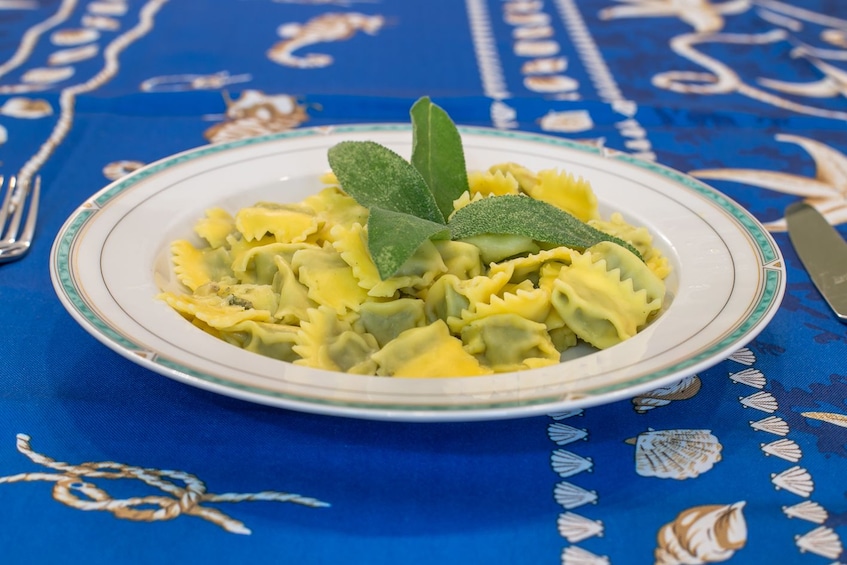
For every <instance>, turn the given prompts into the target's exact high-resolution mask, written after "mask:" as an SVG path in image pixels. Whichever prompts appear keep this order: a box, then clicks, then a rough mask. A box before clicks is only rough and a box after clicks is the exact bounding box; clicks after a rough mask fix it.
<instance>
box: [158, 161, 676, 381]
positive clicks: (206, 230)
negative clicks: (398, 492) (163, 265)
mask: <svg viewBox="0 0 847 565" xmlns="http://www.w3.org/2000/svg"><path fill="white" fill-rule="evenodd" d="M322 180H323V181H324V182H325V183H326V185H327V186H326V187H325V188H323V189H322V190H320V191H319V192H318V193H316V194H314V195H312V196H309V197H308V198H306V199H304V200H303V201H302V202H300V203H293V204H275V203H271V202H258V203H256V204H255V205H253V206H248V207H245V208H242V209H240V210H237V211H235V212H230V211H227V210H224V209H222V208H211V209H209V210H207V211H206V213H205V215H204V217H202V218H200V219H198V220H197V222H196V224H195V225H194V232H195V234H196V236H198V238H199V239H198V238H195V240H196V241H200V242H201V243H200V244H197V243H196V242H195V240H192V241H189V240H187V239H185V240H178V241H174V242H173V244H172V246H171V256H172V262H173V270H174V274H175V276H176V278H177V280H178V281H179V282H180V283H181V284H182V285H183V286H184V290H183V291H182V292H163V293H161V294H160V295H159V298H160V299H161V300H163V301H164V302H165V303H166V304H168V305H169V306H170V307H171V308H173V310H175V311H176V312H177V313H179V314H180V315H181V316H182V317H184V318H185V319H187V320H189V321H190V322H191V323H192V324H193V325H194V326H195V327H196V328H199V329H200V330H202V331H204V332H207V333H209V334H210V335H213V336H215V337H217V338H220V339H221V340H223V341H224V342H226V343H228V344H230V345H231V346H234V347H239V348H242V349H244V350H246V351H250V352H253V353H257V354H260V355H264V356H267V357H271V358H274V359H278V360H280V361H284V362H289V363H294V364H297V365H302V366H306V367H311V368H315V369H321V370H326V371H341V372H347V373H351V374H360V375H371V376H376V377H390V378H420V377H432V378H450V377H459V376H481V375H491V374H494V373H502V372H512V371H521V370H526V369H533V368H538V367H544V366H548V365H551V364H555V363H558V362H559V360H560V358H561V353H562V352H563V351H565V350H567V349H568V348H570V347H573V346H575V345H577V344H578V343H580V342H584V343H588V344H590V345H592V346H594V347H596V348H599V349H604V348H608V347H611V346H613V345H615V344H617V343H620V342H621V341H623V340H626V339H629V338H631V337H633V336H634V335H636V333H637V332H638V331H640V330H641V329H642V328H643V327H644V326H645V325H647V324H648V323H650V321H651V320H652V319H653V317H655V316H656V315H657V313H658V312H660V311H661V309H662V307H663V304H664V296H665V283H664V279H665V278H666V277H667V276H668V274H669V273H670V272H671V267H670V264H669V262H668V260H667V258H666V257H665V256H664V255H663V254H662V253H661V251H660V250H659V249H658V248H657V247H655V246H654V244H653V238H652V236H651V234H650V233H649V231H648V230H647V229H646V228H643V227H639V226H634V225H631V224H629V223H627V222H626V221H625V220H624V218H623V216H622V215H620V214H612V215H611V217H610V218H608V219H603V218H600V217H599V214H598V208H597V200H596V197H595V196H594V193H593V191H592V190H591V186H590V184H589V183H588V182H587V181H585V180H583V179H580V178H577V177H575V176H573V175H572V174H570V173H568V172H567V171H559V170H553V169H551V170H543V171H539V172H537V173H536V172H533V171H531V170H529V169H527V168H526V167H523V166H521V165H519V164H516V163H502V164H498V165H494V166H492V167H491V168H490V169H489V170H487V171H472V172H471V173H470V174H469V177H468V180H469V190H467V191H465V192H464V193H463V194H462V195H461V196H460V197H459V198H457V199H456V200H455V201H454V202H453V210H454V212H455V210H458V209H460V208H462V207H463V206H466V205H468V204H469V203H471V202H475V201H477V200H480V199H483V198H489V197H496V196H498V195H503V194H523V195H526V196H529V197H532V198H537V199H540V200H544V201H546V202H548V203H550V204H552V205H554V206H557V207H559V208H561V209H563V210H566V211H568V212H569V213H571V214H573V215H575V216H577V217H578V218H580V219H582V220H583V221H586V222H587V223H589V224H590V225H592V226H593V227H595V228H597V229H599V230H601V231H604V232H606V233H608V234H610V235H613V236H615V237H617V238H619V239H620V240H623V241H625V242H627V243H629V244H630V245H632V246H633V248H635V249H636V250H637V251H638V252H639V253H640V254H641V257H638V256H636V255H635V254H633V253H632V252H631V251H629V250H628V249H626V248H624V247H622V246H620V245H617V244H615V243H611V242H604V243H600V244H597V245H595V246H593V247H591V248H589V249H585V250H583V251H582V252H580V251H578V250H576V249H570V248H568V247H564V246H559V247H554V246H550V245H549V244H542V243H539V242H537V241H533V240H532V239H530V238H528V237H525V236H518V235H495V234H487V233H483V234H482V235H479V236H476V237H473V238H468V239H466V240H450V239H444V240H441V239H440V240H436V241H432V240H427V241H425V242H424V243H423V244H422V245H421V246H420V247H419V248H418V249H417V250H416V252H415V253H414V254H413V255H412V256H411V258H410V259H409V260H407V261H406V263H404V264H403V266H402V267H401V268H400V269H399V271H398V272H397V273H396V274H395V275H393V276H392V277H389V278H387V279H385V280H383V279H382V278H381V277H380V275H379V272H378V270H377V268H376V265H375V264H374V262H373V260H372V259H371V256H370V252H369V249H368V230H367V221H368V209H367V208H364V207H363V206H361V205H359V204H358V203H357V202H356V200H355V199H353V198H352V197H350V196H349V195H347V194H345V193H344V192H343V191H342V190H341V189H340V188H339V186H338V181H337V179H336V178H335V177H334V175H332V174H327V175H325V176H324V178H323V179H322ZM642 259H643V260H642Z"/></svg>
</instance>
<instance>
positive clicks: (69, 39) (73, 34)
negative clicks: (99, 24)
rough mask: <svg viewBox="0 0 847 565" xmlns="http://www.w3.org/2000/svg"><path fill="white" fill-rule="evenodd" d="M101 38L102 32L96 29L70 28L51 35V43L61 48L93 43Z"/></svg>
mask: <svg viewBox="0 0 847 565" xmlns="http://www.w3.org/2000/svg"><path fill="white" fill-rule="evenodd" d="M99 38H100V32H99V31H97V30H96V29H85V28H68V29H59V30H56V31H54V32H53V33H52V34H51V35H50V42H51V43H52V44H53V45H56V46H59V47H69V46H72V45H82V44H84V43H91V42H92V41H97V40H98V39H99Z"/></svg>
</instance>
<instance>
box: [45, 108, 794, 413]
mask: <svg viewBox="0 0 847 565" xmlns="http://www.w3.org/2000/svg"><path fill="white" fill-rule="evenodd" d="M459 130H460V132H461V133H462V135H481V136H485V137H493V138H500V139H516V140H520V141H528V142H540V143H543V144H545V145H552V146H558V147H563V148H567V149H569V150H574V151H577V152H583V153H590V154H594V155H596V156H602V157H606V158H610V159H614V160H617V161H620V162H622V163H626V164H628V165H632V166H636V167H638V168H641V169H645V170H647V171H649V172H652V173H654V174H659V175H661V176H664V177H666V178H667V179H668V180H670V181H671V182H673V183H674V184H677V185H682V186H683V187H685V188H686V189H688V190H690V191H693V192H695V193H697V194H698V195H700V196H702V197H705V198H706V199H707V200H709V201H710V203H711V205H712V206H714V207H715V208H717V209H720V210H721V211H723V212H725V213H729V215H730V216H731V218H732V220H733V221H734V222H735V223H736V224H737V225H738V226H739V227H740V229H741V230H742V231H743V232H744V233H745V234H746V235H747V236H749V237H751V239H752V241H754V242H755V246H754V248H755V250H756V252H757V253H758V255H759V257H760V262H759V264H758V265H757V268H759V269H761V271H762V274H763V275H764V276H763V279H764V282H763V283H762V284H761V285H760V288H759V291H760V292H759V293H758V295H757V297H756V300H755V303H753V304H751V305H750V306H752V308H748V310H749V311H748V312H747V315H746V316H744V317H743V318H742V319H739V320H737V321H736V323H735V325H734V326H733V327H734V329H733V331H731V332H728V333H727V334H726V336H725V337H724V338H723V339H722V340H720V341H719V342H717V343H715V344H713V345H712V346H711V347H709V348H708V349H706V350H704V351H702V352H701V353H700V354H699V355H697V356H695V357H692V358H685V359H682V360H681V361H679V362H677V363H674V364H672V365H670V366H668V367H665V368H662V369H660V370H656V371H650V372H649V373H648V374H645V375H641V376H640V377H637V378H636V379H634V380H625V381H623V382H616V383H609V384H606V385H604V386H599V387H595V388H594V389H592V394H591V395H590V396H583V397H580V398H560V399H551V398H548V397H541V398H535V399H524V400H513V401H496V400H493V401H492V402H491V404H489V405H486V404H476V403H474V404H468V405H462V404H450V405H431V406H430V405H423V404H421V405H414V406H388V405H384V404H368V403H358V402H355V401H350V400H334V399H322V400H321V401H320V402H315V400H314V399H312V398H309V397H304V396H302V395H297V394H294V393H291V392H284V393H283V392H278V391H273V390H267V389H260V388H258V387H251V386H248V385H244V384H242V383H237V382H233V381H227V380H226V379H225V378H223V377H219V376H217V375H212V374H209V373H205V372H202V371H197V370H194V369H192V368H190V367H187V366H185V365H183V364H180V362H179V361H178V360H171V359H168V358H167V357H155V356H154V358H146V357H141V356H139V355H138V354H137V353H136V351H137V350H138V349H140V348H138V347H137V344H136V343H134V342H133V341H132V339H131V338H129V337H127V336H124V335H123V334H122V333H121V331H120V330H119V329H118V328H114V327H112V326H111V325H110V324H109V322H108V320H104V319H102V318H101V317H99V316H98V315H97V313H96V312H94V311H93V310H92V309H91V308H90V307H89V305H87V304H86V303H85V300H84V298H83V297H82V296H80V293H79V291H78V289H77V288H76V286H75V282H74V281H73V280H72V277H71V274H70V271H71V259H70V251H71V248H72V247H73V244H74V242H75V241H76V236H77V234H78V233H79V231H80V230H82V229H84V227H85V225H86V224H87V222H88V221H89V219H90V218H91V217H92V216H93V215H95V213H96V211H97V210H99V209H101V208H102V207H104V206H107V205H108V203H109V202H110V201H111V200H112V199H113V198H114V197H115V196H116V195H118V194H121V193H124V192H125V191H127V190H130V189H131V188H132V187H133V186H135V185H136V184H138V183H139V182H141V181H142V180H144V179H146V178H148V177H149V176H151V175H155V174H158V173H159V172H160V171H164V170H167V169H168V168H170V167H172V166H174V165H177V164H180V163H182V162H185V161H188V160H193V159H197V158H202V157H205V156H208V155H210V154H217V153H221V152H226V151H231V150H234V149H238V148H242V147H249V146H253V145H257V144H263V143H268V142H276V141H280V140H289V141H293V140H296V139H298V138H303V137H310V136H321V135H325V134H328V133H332V134H345V133H357V134H358V133H376V132H402V131H411V126H410V125H409V124H398V123H358V124H342V125H331V126H314V127H308V128H298V129H294V130H289V131H285V132H277V133H273V134H268V135H263V136H257V137H250V138H245V139H240V140H233V141H227V142H222V143H215V144H209V145H203V146H199V147H195V148H192V149H187V150H185V151H182V152H178V153H175V154H173V155H170V156H166V157H164V158H162V159H159V160H156V161H154V162H152V163H149V164H147V165H145V166H144V167H142V168H140V169H138V170H136V171H133V172H132V173H130V174H128V175H126V176H124V177H122V178H120V179H117V180H115V181H113V182H111V183H109V184H107V185H106V186H104V187H102V188H101V189H100V190H98V191H96V192H95V193H94V194H93V195H92V196H90V197H89V198H87V199H86V200H85V201H84V202H83V203H82V204H81V205H80V206H79V207H77V208H76V209H75V210H74V211H73V212H72V213H71V214H70V215H69V216H68V218H67V219H66V220H65V222H64V223H63V225H62V227H61V228H60V229H59V231H58V232H57V234H56V236H55V239H54V242H53V246H52V248H51V253H50V276H51V279H52V281H53V285H54V289H55V291H56V293H57V295H58V297H59V299H60V301H61V302H62V304H63V305H64V306H65V308H66V310H67V311H68V312H69V313H70V315H71V316H72V317H73V318H74V320H75V321H76V322H77V323H79V324H80V325H81V326H82V327H83V328H84V329H85V330H86V331H88V333H90V334H91V335H92V336H93V337H95V338H96V339H97V340H98V341H100V342H101V343H102V344H104V345H106V346H107V347H109V348H110V349H112V350H113V351H115V352H117V353H118V354H120V355H122V356H124V357H125V358H127V359H129V360H130V361H132V362H134V363H136V364H139V365H141V366H143V367H145V368H147V369H149V370H152V371H154V372H156V373H159V374H161V375H163V376H166V377H169V378H172V379H175V380H177V381H180V382H183V383H186V384H189V385H192V386H195V387H198V388H202V389H205V390H210V391H212V392H215V393H218V394H223V395H226V396H230V397H234V398H240V399H242V400H246V401H249V402H254V403H258V404H265V405H271V406H278V407H282V408H289V409H295V410H300V411H305V412H311V413H319V414H327V415H336V416H351V417H360V418H367V419H382V420H410V421H452V420H461V421H468V420H483V419H484V420H489V419H504V418H514V417H526V416H533V415H540V414H549V413H552V412H559V411H563V410H570V409H575V408H584V407H589V406H593V405H597V404H605V403H609V402H614V401H617V400H621V399H624V398H631V397H633V396H635V395H637V394H638V393H640V392H644V391H647V390H652V389H655V388H659V387H661V386H662V385H664V384H668V383H671V382H675V381H677V380H680V379H682V378H685V377H686V376H690V375H692V374H694V373H696V372H697V371H699V370H702V369H704V368H707V367H711V366H713V365H715V364H717V363H718V362H720V361H721V360H723V359H725V358H726V357H728V356H729V355H731V354H732V353H733V352H735V351H736V350H737V349H740V348H741V347H743V346H745V345H746V344H747V343H749V342H750V341H751V340H752V339H754V338H755V337H756V336H757V335H758V334H759V333H760V332H761V331H762V330H763V329H764V328H765V327H766V326H767V324H768V323H769V322H770V320H771V319H772V318H773V316H774V315H775V314H776V312H777V310H778V309H779V305H780V303H781V300H782V298H783V295H784V292H785V286H786V269H785V264H784V259H783V257H782V255H781V252H780V249H779V247H778V245H777V244H776V242H775V240H774V238H773V236H772V235H771V234H770V233H769V232H768V231H767V230H766V228H764V226H763V225H762V224H761V223H760V222H759V221H758V220H757V219H756V218H755V217H754V216H753V215H752V213H750V212H748V211H747V210H746V209H744V208H743V207H742V206H741V205H739V204H738V203H737V202H735V201H734V200H732V199H731V198H730V197H729V196H727V195H725V194H723V193H722V192H720V191H718V190H717V189H715V188H713V187H711V186H709V185H707V184H705V183H704V182H702V181H700V180H698V179H696V178H694V177H692V176H691V175H688V174H685V173H683V172H681V171H678V170H676V169H673V168H671V167H668V166H666V165H662V164H660V163H656V162H653V161H647V160H644V159H640V158H638V157H634V156H632V155H630V154H627V153H624V152H621V151H617V150H612V149H607V148H603V147H596V146H592V145H587V144H584V143H580V142H577V141H573V140H570V139H566V138H561V137H556V136H552V135H547V134H540V133H535V132H528V131H519V130H501V129H496V128H489V127H479V126H459ZM716 358H717V359H716ZM477 378H479V377H477Z"/></svg>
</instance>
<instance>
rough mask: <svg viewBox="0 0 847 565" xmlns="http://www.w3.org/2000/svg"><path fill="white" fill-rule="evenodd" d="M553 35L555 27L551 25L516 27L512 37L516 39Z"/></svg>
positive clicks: (546, 37) (543, 37)
mask: <svg viewBox="0 0 847 565" xmlns="http://www.w3.org/2000/svg"><path fill="white" fill-rule="evenodd" d="M553 35H554V32H553V28H552V27H550V26H524V27H516V28H515V29H514V30H513V31H512V37H513V38H515V39H549V38H551V37H553Z"/></svg>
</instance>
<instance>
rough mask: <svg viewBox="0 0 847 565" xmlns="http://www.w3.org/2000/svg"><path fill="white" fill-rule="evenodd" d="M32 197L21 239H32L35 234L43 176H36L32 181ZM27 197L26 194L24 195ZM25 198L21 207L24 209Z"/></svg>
mask: <svg viewBox="0 0 847 565" xmlns="http://www.w3.org/2000/svg"><path fill="white" fill-rule="evenodd" d="M27 192H30V193H31V194H30V198H29V212H28V213H27V216H26V223H25V224H24V229H23V231H22V232H21V235H20V240H21V241H32V238H33V236H34V235H35V220H36V218H37V217H38V197H39V196H40V194H41V177H35V181H33V182H32V183H31V186H30V187H29V190H28V191H27ZM24 197H26V195H24ZM23 204H24V200H23V199H22V200H21V202H20V209H21V211H23V208H24V206H23Z"/></svg>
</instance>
